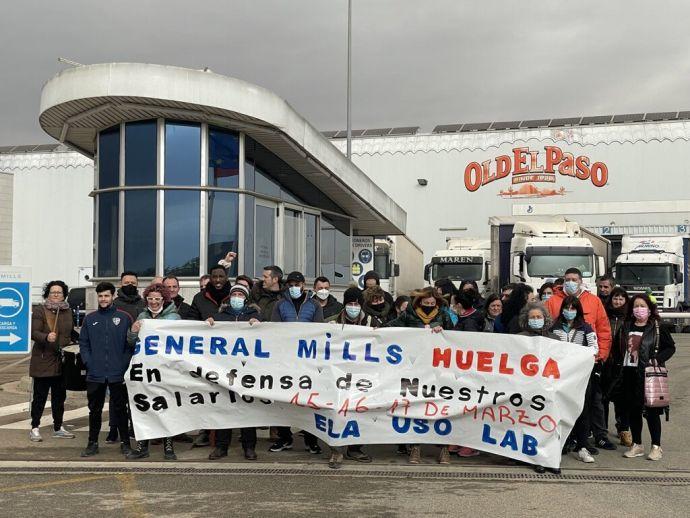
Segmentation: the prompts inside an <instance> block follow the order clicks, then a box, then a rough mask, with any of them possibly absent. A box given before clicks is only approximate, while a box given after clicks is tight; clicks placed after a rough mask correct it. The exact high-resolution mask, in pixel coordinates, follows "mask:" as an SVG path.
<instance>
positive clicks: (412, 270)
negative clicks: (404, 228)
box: [373, 236, 424, 298]
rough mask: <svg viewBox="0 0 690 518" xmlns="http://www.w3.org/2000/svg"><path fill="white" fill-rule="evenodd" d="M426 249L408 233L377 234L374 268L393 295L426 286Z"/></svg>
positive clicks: (382, 285) (403, 293)
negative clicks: (424, 275) (400, 234)
mask: <svg viewBox="0 0 690 518" xmlns="http://www.w3.org/2000/svg"><path fill="white" fill-rule="evenodd" d="M423 265H424V252H423V251H422V249H421V248H420V247H419V246H418V245H417V244H416V243H414V242H413V241H412V240H410V238H408V237H407V236H377V237H376V238H375V239H374V265H373V270H374V271H375V272H376V273H378V274H379V276H380V277H381V287H382V288H383V289H384V290H385V291H387V292H389V293H390V294H391V295H393V298H395V297H397V296H398V295H409V294H410V292H412V291H414V290H416V289H419V288H421V287H422V286H423V285H424V278H423V271H424V266H423Z"/></svg>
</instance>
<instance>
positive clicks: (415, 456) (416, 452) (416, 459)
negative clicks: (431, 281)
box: [407, 446, 422, 464]
mask: <svg viewBox="0 0 690 518" xmlns="http://www.w3.org/2000/svg"><path fill="white" fill-rule="evenodd" d="M421 460H422V451H421V449H420V448H419V446H412V447H411V448H410V456H409V457H408V458H407V462H409V463H410V464H419V463H420V462H421Z"/></svg>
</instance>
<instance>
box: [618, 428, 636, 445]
mask: <svg viewBox="0 0 690 518" xmlns="http://www.w3.org/2000/svg"><path fill="white" fill-rule="evenodd" d="M618 438H619V439H620V441H621V446H625V447H626V448H630V447H631V446H632V445H633V440H632V434H631V433H630V432H629V431H628V430H623V431H622V432H618Z"/></svg>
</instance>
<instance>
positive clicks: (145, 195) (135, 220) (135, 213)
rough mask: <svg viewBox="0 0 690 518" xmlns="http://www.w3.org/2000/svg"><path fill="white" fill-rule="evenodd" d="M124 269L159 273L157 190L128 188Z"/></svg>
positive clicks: (139, 272) (147, 275) (153, 273)
mask: <svg viewBox="0 0 690 518" xmlns="http://www.w3.org/2000/svg"><path fill="white" fill-rule="evenodd" d="M124 211H125V232H124V234H125V250H124V254H125V257H124V269H125V270H131V271H133V272H136V273H137V274H138V275H139V276H141V277H153V276H154V275H156V191H149V190H146V191H126V192H125V207H124Z"/></svg>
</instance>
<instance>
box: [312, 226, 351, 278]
mask: <svg viewBox="0 0 690 518" xmlns="http://www.w3.org/2000/svg"><path fill="white" fill-rule="evenodd" d="M320 222H321V235H320V236H319V241H320V247H319V248H320V250H321V275H323V276H324V277H328V279H329V280H330V281H331V283H333V284H341V285H342V284H347V283H348V280H349V278H350V261H351V254H352V252H351V250H350V221H349V220H347V219H345V218H338V217H334V216H330V215H322V216H321V218H320Z"/></svg>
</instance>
